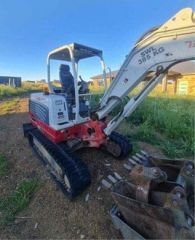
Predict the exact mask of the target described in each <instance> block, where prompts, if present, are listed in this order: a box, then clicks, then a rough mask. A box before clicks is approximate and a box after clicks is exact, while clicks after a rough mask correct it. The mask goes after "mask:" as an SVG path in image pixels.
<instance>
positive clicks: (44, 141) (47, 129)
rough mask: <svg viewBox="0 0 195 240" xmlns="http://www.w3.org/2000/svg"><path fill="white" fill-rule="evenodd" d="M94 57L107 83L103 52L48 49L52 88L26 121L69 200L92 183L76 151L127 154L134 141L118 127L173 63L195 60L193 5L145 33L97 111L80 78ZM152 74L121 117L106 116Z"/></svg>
mask: <svg viewBox="0 0 195 240" xmlns="http://www.w3.org/2000/svg"><path fill="white" fill-rule="evenodd" d="M91 57H98V58H99V60H100V63H101V66H102V71H103V78H104V80H105V83H106V67H105V63H104V59H103V54H102V51H101V50H98V49H95V48H91V47H88V46H84V45H81V44H77V43H72V44H68V45H64V46H62V47H59V48H57V49H54V50H53V51H51V52H49V54H48V57H47V74H48V86H49V92H41V93H33V94H31V96H30V99H29V114H30V119H31V122H30V123H27V124H24V125H23V130H24V136H25V137H27V138H28V140H29V143H30V146H31V147H32V148H33V149H34V150H35V152H36V153H37V156H38V157H39V158H40V159H41V160H42V161H43V162H44V163H45V164H46V165H47V166H48V167H49V169H50V170H51V171H50V172H51V175H52V176H53V178H54V180H55V181H56V182H57V183H58V185H59V186H60V188H61V189H62V191H63V192H64V193H65V194H66V195H67V196H68V197H69V198H70V199H72V198H74V197H76V196H77V195H78V194H79V193H80V192H81V191H83V190H84V189H85V188H86V187H87V186H88V185H89V184H90V181H91V180H90V173H89V170H88V167H87V165H86V164H85V163H84V162H83V161H82V160H81V159H79V158H78V157H77V156H76V155H75V151H76V150H78V149H80V148H84V147H85V148H86V147H88V148H89V147H93V148H98V149H103V150H106V151H108V152H109V153H111V154H112V155H113V156H114V157H115V158H118V159H121V158H124V157H125V156H127V155H128V153H129V152H130V151H131V149H132V144H131V143H130V142H129V140H128V139H127V138H126V137H124V136H122V135H121V134H119V133H117V132H115V129H116V128H117V127H118V126H119V124H120V123H121V122H122V121H123V120H124V119H125V118H127V117H129V116H131V114H132V112H133V111H134V110H135V109H136V108H137V107H138V106H139V105H140V103H141V102H142V101H143V100H144V99H145V98H146V97H147V96H148V94H149V93H150V92H151V91H152V90H153V89H154V87H155V86H156V85H157V84H158V83H159V82H160V81H161V80H162V79H163V78H164V76H165V75H166V74H167V72H168V70H169V69H170V68H171V67H172V66H173V65H175V64H177V63H180V62H184V61H191V60H194V59H195V14H194V12H193V11H192V9H190V8H185V9H182V10H181V11H179V12H178V13H177V14H176V15H175V16H173V17H172V18H171V19H170V20H168V21H167V22H165V23H164V24H163V25H161V26H160V27H157V28H153V29H152V30H150V31H148V32H147V33H146V34H144V35H143V36H142V37H141V38H140V39H139V40H138V41H137V43H136V44H135V46H134V48H133V49H132V50H131V51H130V53H129V54H128V55H127V56H126V59H125V61H124V63H123V64H122V66H121V68H120V70H119V71H118V73H117V75H116V77H115V78H114V80H113V81H112V83H111V85H110V86H109V87H108V88H107V86H106V84H105V89H106V90H105V92H104V95H103V97H102V98H101V100H100V102H99V107H98V108H97V109H96V110H92V109H90V107H89V102H88V100H86V99H87V98H86V97H87V96H88V95H89V92H88V89H87V84H86V82H85V81H84V80H83V79H82V78H81V81H79V73H78V65H79V63H80V61H82V60H83V59H86V58H91ZM54 60H57V61H60V63H61V62H63V64H61V65H60V69H59V78H60V82H61V88H60V89H55V87H54V86H53V85H52V83H51V81H50V78H51V77H50V65H51V62H53V61H54ZM148 74H150V75H152V77H151V78H150V80H149V81H148V83H147V84H146V85H145V86H144V87H143V89H142V90H141V91H140V92H139V93H138V94H137V95H135V96H133V97H131V98H129V99H128V102H127V103H126V105H125V106H124V107H123V108H122V110H121V111H120V112H119V113H118V114H117V115H115V116H114V117H112V119H111V118H110V117H109V118H108V114H109V113H110V112H111V111H112V110H113V109H114V108H115V107H116V106H117V105H119V104H120V103H121V101H123V99H124V98H125V97H127V96H128V95H129V93H130V92H131V91H132V90H133V89H134V88H135V87H136V86H137V85H138V84H139V83H140V82H141V81H143V80H144V79H145V78H146V77H147V76H148Z"/></svg>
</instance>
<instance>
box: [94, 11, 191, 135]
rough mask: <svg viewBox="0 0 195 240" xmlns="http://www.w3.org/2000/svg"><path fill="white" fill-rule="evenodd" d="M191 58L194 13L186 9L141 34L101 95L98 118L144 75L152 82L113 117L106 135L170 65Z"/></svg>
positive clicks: (146, 94) (133, 107) (133, 108)
mask: <svg viewBox="0 0 195 240" xmlns="http://www.w3.org/2000/svg"><path fill="white" fill-rule="evenodd" d="M193 59H195V13H194V12H193V11H192V9H190V8H185V9H182V10H181V11H180V12H178V13H177V14H176V15H175V16H174V17H172V18H171V19H170V20H168V21H167V22H166V23H165V24H163V25H161V26H160V27H159V28H158V29H156V30H153V31H150V32H148V33H147V34H145V35H144V36H143V37H142V38H141V39H140V40H139V41H138V42H137V43H136V45H135V47H134V48H133V50H132V51H131V52H130V53H129V55H127V57H126V59H125V61H124V63H123V65H122V66H121V68H120V70H119V72H118V74H117V76H116V78H115V79H114V81H113V82H112V84H111V85H110V87H109V88H108V89H107V91H106V92H105V94H104V96H103V98H102V100H101V103H100V109H99V110H98V111H97V112H96V116H97V117H98V119H103V118H104V117H105V116H107V115H108V114H109V113H110V112H111V111H112V109H113V108H114V107H115V106H116V105H117V104H119V103H120V101H121V100H122V98H124V97H125V96H127V95H128V94H129V93H130V92H131V91H132V90H133V89H134V88H135V87H136V86H137V85H138V84H139V83H140V82H141V81H142V80H144V79H145V78H146V76H147V75H148V74H151V73H153V77H152V79H151V80H150V81H149V83H148V84H147V85H146V86H145V88H144V89H143V90H142V91H141V92H140V93H139V94H138V95H137V96H134V97H132V98H131V99H130V100H129V102H128V103H127V104H126V105H125V107H124V109H123V111H122V112H121V113H120V114H118V115H117V116H115V117H114V118H113V119H112V120H111V121H110V122H109V124H108V125H107V127H106V128H105V129H104V132H105V134H106V135H109V134H110V133H111V132H112V131H113V130H114V129H116V128H117V127H118V125H119V124H120V122H121V121H122V120H123V119H124V118H125V117H128V116H130V115H131V113H132V112H133V111H134V110H135V109H136V108H137V106H139V104H140V103H141V102H142V101H143V100H144V99H145V97H147V96H148V94H149V93H150V92H151V91H152V89H154V87H155V86H156V85H157V84H158V83H159V81H161V80H162V79H163V77H164V76H165V75H166V73H167V71H168V70H169V68H171V67H172V66H173V65H175V64H177V63H179V62H183V61H189V60H193Z"/></svg>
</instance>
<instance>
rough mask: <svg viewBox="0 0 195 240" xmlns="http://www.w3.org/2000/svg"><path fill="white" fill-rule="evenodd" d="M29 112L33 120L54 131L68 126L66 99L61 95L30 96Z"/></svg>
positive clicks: (34, 94) (36, 94)
mask: <svg viewBox="0 0 195 240" xmlns="http://www.w3.org/2000/svg"><path fill="white" fill-rule="evenodd" d="M29 112H30V114H31V117H32V118H33V120H35V121H36V120H38V121H41V122H43V123H45V124H47V125H49V126H50V127H51V128H53V129H54V130H61V129H64V128H66V127H68V126H69V124H70V121H69V117H68V110H67V104H66V99H65V97H64V96H62V95H55V94H48V95H47V94H44V93H33V94H31V96H30V100H29Z"/></svg>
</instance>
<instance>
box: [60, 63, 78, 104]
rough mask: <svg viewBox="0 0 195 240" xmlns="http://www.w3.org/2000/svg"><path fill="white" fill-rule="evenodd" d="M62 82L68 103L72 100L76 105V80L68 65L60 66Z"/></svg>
mask: <svg viewBox="0 0 195 240" xmlns="http://www.w3.org/2000/svg"><path fill="white" fill-rule="evenodd" d="M60 82H61V85H62V93H65V94H66V95H67V99H68V101H70V100H71V101H70V102H71V103H72V104H75V88H74V78H73V76H72V74H71V72H70V67H69V66H68V65H65V64H61V65H60Z"/></svg>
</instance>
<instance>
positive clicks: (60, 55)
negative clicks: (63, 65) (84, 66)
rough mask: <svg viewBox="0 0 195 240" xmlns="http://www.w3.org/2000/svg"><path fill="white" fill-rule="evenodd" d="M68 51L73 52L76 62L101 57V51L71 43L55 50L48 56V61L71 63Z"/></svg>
mask: <svg viewBox="0 0 195 240" xmlns="http://www.w3.org/2000/svg"><path fill="white" fill-rule="evenodd" d="M69 49H71V50H72V51H73V54H74V58H75V61H76V62H78V61H79V60H80V59H83V58H89V57H93V56H99V57H101V56H102V51H101V50H98V49H95V48H91V47H87V46H84V45H81V44H78V43H71V44H67V45H64V46H62V47H59V48H56V49H54V50H53V51H51V52H50V53H49V54H48V58H49V59H55V60H63V61H68V62H69V61H71V58H70V52H69Z"/></svg>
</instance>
